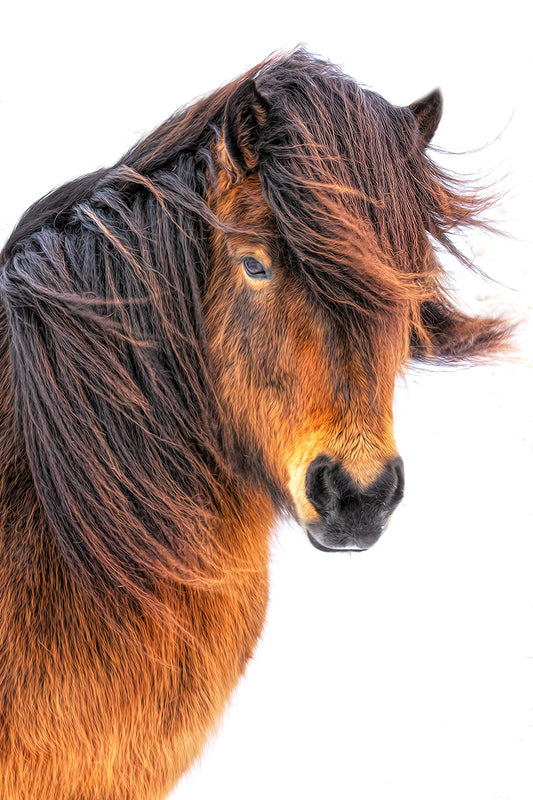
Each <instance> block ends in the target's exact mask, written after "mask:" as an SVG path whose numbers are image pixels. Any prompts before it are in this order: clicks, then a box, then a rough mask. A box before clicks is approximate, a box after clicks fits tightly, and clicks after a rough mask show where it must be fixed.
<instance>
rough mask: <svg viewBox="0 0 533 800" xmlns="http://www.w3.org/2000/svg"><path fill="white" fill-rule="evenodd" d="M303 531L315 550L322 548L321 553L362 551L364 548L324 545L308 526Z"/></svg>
mask: <svg viewBox="0 0 533 800" xmlns="http://www.w3.org/2000/svg"><path fill="white" fill-rule="evenodd" d="M305 532H306V533H307V538H308V539H309V541H310V542H311V544H312V545H313V547H316V549H317V550H322V552H323V553H363V552H364V550H365V548H362V547H326V545H325V544H322V543H321V542H319V541H318V539H315V537H314V536H313V534H312V533H311V531H310V530H309V529H308V528H307V529H306V531H305Z"/></svg>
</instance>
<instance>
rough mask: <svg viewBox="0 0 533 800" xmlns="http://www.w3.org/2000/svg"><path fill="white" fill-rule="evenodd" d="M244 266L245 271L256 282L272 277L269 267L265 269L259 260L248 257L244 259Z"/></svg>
mask: <svg viewBox="0 0 533 800" xmlns="http://www.w3.org/2000/svg"><path fill="white" fill-rule="evenodd" d="M242 265H243V267H244V271H245V272H246V274H247V275H248V276H249V277H250V278H254V279H255V280H263V281H264V280H268V279H269V278H271V277H272V272H271V271H270V269H269V268H268V267H265V265H264V264H262V263H261V262H260V261H258V260H257V258H252V257H251V256H247V257H246V258H243V260H242Z"/></svg>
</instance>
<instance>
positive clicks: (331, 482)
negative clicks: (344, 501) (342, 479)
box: [305, 455, 341, 515]
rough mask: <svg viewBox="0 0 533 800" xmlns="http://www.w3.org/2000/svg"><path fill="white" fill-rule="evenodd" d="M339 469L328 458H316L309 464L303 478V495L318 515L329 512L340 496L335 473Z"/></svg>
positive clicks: (323, 456)
mask: <svg viewBox="0 0 533 800" xmlns="http://www.w3.org/2000/svg"><path fill="white" fill-rule="evenodd" d="M339 469H340V467H339V466H338V465H337V464H335V462H334V461H332V460H331V459H330V458H329V456H325V455H321V456H317V458H315V459H314V461H312V462H311V464H310V465H309V467H308V469H307V474H306V476H305V493H306V495H307V498H308V500H309V501H310V503H311V504H312V505H313V506H314V508H315V509H316V511H318V513H319V514H321V515H325V514H326V513H328V512H331V511H332V510H333V508H334V507H335V506H336V505H337V503H338V501H339V498H340V496H341V486H340V485H339V481H338V476H337V475H336V473H337V472H338V471H339Z"/></svg>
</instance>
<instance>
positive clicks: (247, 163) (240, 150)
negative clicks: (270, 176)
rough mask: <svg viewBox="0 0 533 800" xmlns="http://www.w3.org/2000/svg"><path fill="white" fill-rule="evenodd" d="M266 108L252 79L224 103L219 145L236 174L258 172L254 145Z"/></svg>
mask: <svg viewBox="0 0 533 800" xmlns="http://www.w3.org/2000/svg"><path fill="white" fill-rule="evenodd" d="M269 108H270V104H269V103H268V101H267V100H265V98H264V97H263V96H262V95H261V94H260V93H259V91H258V89H257V86H256V85H255V81H253V80H251V79H250V80H247V81H244V82H243V83H242V84H241V85H240V86H239V87H238V88H237V89H236V91H235V92H234V93H233V94H232V95H231V97H230V98H229V100H228V102H227V103H226V108H225V111H224V120H223V123H222V144H223V148H224V150H225V156H226V158H227V161H229V163H230V164H231V165H232V166H233V167H234V170H232V171H235V172H236V173H237V174H239V173H245V174H246V173H247V172H253V171H254V170H255V169H257V162H258V158H257V150H256V146H257V142H258V141H259V133H260V130H261V128H262V127H263V125H264V124H265V122H266V116H267V113H268V110H269Z"/></svg>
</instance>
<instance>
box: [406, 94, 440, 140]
mask: <svg viewBox="0 0 533 800" xmlns="http://www.w3.org/2000/svg"><path fill="white" fill-rule="evenodd" d="M442 105H443V104H442V92H441V90H440V89H434V90H433V91H432V92H430V93H429V94H427V95H426V96H425V97H421V98H420V100H415V102H414V103H411V104H410V105H409V106H408V108H410V109H411V111H412V112H413V114H414V115H415V117H416V121H417V122H418V129H419V131H420V136H421V137H422V140H423V141H424V144H429V143H430V142H431V140H432V139H433V136H434V134H435V131H436V130H437V128H438V125H439V122H440V120H441V117H442Z"/></svg>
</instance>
